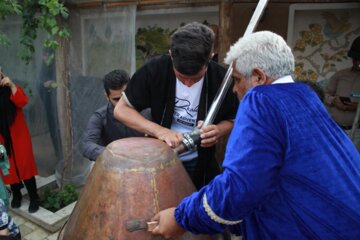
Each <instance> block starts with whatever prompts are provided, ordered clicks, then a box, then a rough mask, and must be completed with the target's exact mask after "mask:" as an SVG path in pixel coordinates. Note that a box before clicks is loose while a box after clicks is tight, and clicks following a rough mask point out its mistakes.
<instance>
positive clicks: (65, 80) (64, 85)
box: [55, 20, 73, 187]
mask: <svg viewBox="0 0 360 240" xmlns="http://www.w3.org/2000/svg"><path fill="white" fill-rule="evenodd" d="M59 21H61V20H59ZM58 42H59V47H58V49H57V52H56V54H55V64H56V80H57V84H58V87H57V95H56V97H57V99H56V101H57V109H58V120H59V127H60V129H61V131H60V138H61V145H62V153H63V158H64V159H63V161H64V165H63V169H60V175H61V177H62V178H61V180H60V185H61V186H60V187H62V185H63V179H64V177H65V178H71V177H72V176H71V174H72V169H73V128H72V118H71V98H70V75H69V61H70V58H69V49H70V46H69V41H68V40H67V39H63V38H59V39H58Z"/></svg>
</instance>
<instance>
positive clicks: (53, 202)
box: [40, 183, 79, 212]
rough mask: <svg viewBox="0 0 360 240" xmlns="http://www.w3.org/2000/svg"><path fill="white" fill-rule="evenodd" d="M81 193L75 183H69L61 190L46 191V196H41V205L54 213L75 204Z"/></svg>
mask: <svg viewBox="0 0 360 240" xmlns="http://www.w3.org/2000/svg"><path fill="white" fill-rule="evenodd" d="M78 196H79V193H78V191H77V190H76V186H75V184H73V183H69V184H67V185H65V186H64V188H63V189H62V190H60V189H46V190H45V191H44V194H43V195H42V196H40V205H41V206H42V207H43V208H46V209H48V210H50V211H52V212H56V211H58V210H59V209H61V208H63V207H65V206H67V205H69V204H71V203H73V202H75V201H76V200H77V199H78Z"/></svg>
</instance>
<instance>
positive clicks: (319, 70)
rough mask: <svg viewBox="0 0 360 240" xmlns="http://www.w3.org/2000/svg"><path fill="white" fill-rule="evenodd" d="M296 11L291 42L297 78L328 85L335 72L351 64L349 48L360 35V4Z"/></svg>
mask: <svg viewBox="0 0 360 240" xmlns="http://www.w3.org/2000/svg"><path fill="white" fill-rule="evenodd" d="M295 13H296V14H295V15H294V22H293V24H294V25H293V30H294V31H293V40H292V42H291V43H290V46H292V48H293V51H294V55H295V59H296V65H295V78H296V79H297V80H311V81H317V82H320V83H321V84H322V85H326V83H327V81H328V80H329V78H330V77H331V76H332V75H333V74H334V73H335V72H337V71H338V70H341V69H344V68H349V67H351V66H352V62H351V59H350V58H349V57H348V56H347V51H348V49H349V48H350V46H351V43H352V41H353V39H355V38H356V37H357V36H359V35H360V14H359V13H360V8H358V9H356V8H355V9H335V10H332V9H330V10H321V9H319V10H313V9H309V10H303V11H298V12H295ZM288 40H289V39H288Z"/></svg>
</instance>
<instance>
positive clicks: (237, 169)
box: [175, 91, 285, 234]
mask: <svg viewBox="0 0 360 240" xmlns="http://www.w3.org/2000/svg"><path fill="white" fill-rule="evenodd" d="M273 105H274V104H273V103H271V100H270V99H269V98H268V97H266V96H264V95H263V94H261V93H258V92H254V91H249V92H248V94H247V95H246V96H245V97H244V99H243V100H242V101H241V104H240V107H239V110H238V113H237V116H236V119H235V125H234V128H233V130H232V133H231V136H230V138H229V142H228V144H227V150H226V154H225V160H224V162H223V168H224V172H223V173H222V174H221V175H218V176H217V177H216V178H215V179H214V180H213V181H212V182H211V183H209V184H208V185H207V186H205V187H203V188H202V189H200V191H198V192H195V193H193V194H192V195H190V196H189V197H187V198H185V199H184V200H183V201H182V202H181V203H180V204H179V206H178V207H177V208H176V210H175V218H176V221H177V222H178V224H179V225H180V226H182V227H183V228H185V229H186V230H188V231H191V232H193V233H208V234H213V233H218V232H223V231H224V229H225V228H229V229H230V230H231V231H232V232H234V233H239V232H240V230H239V229H240V227H239V224H240V223H241V221H242V219H243V218H245V217H246V216H248V215H249V214H250V213H251V212H252V211H253V210H254V209H256V208H258V207H259V206H260V205H261V203H262V202H263V201H264V200H265V199H266V197H267V196H268V195H269V194H271V193H272V192H274V190H275V185H276V182H277V180H278V172H279V169H280V167H281V165H282V159H283V157H284V156H283V154H284V149H285V146H284V142H285V139H284V138H285V136H284V135H285V134H284V133H283V130H281V129H283V128H282V127H281V126H280V124H281V123H280V122H281V121H279V119H280V118H281V116H277V111H276V109H277V108H276V107H275V106H273Z"/></svg>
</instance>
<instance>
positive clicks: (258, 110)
mask: <svg viewBox="0 0 360 240" xmlns="http://www.w3.org/2000/svg"><path fill="white" fill-rule="evenodd" d="M223 168H224V172H223V173H222V174H221V175H218V176H217V177H216V178H215V179H214V180H213V181H212V182H211V183H210V184H208V185H207V186H205V187H203V188H202V189H200V191H199V192H196V193H194V194H192V195H191V196H189V197H187V198H186V199H184V200H183V201H182V202H181V203H180V205H179V206H178V207H177V208H176V210H175V218H176V221H177V222H178V224H180V225H181V226H182V227H183V228H185V229H187V230H189V231H191V232H194V233H216V232H223V231H224V229H225V228H228V229H230V230H231V231H232V232H235V233H240V232H242V234H243V236H244V238H245V239H286V240H289V239H327V240H328V239H360V156H359V153H358V152H357V150H356V148H355V147H354V145H353V144H352V142H351V140H350V139H349V138H348V136H347V135H346V134H345V132H343V130H342V129H340V128H339V127H338V125H337V124H336V123H335V122H334V121H333V120H332V119H331V117H330V115H329V114H328V113H327V111H326V109H325V107H324V106H323V104H322V102H321V101H320V100H319V98H318V97H317V95H316V94H315V92H313V91H312V90H311V89H310V88H309V87H308V86H307V85H305V84H303V83H283V84H273V85H263V86H257V87H255V88H253V89H251V90H250V91H249V92H248V93H247V94H246V95H245V97H244V98H243V100H242V101H241V104H240V106H239V109H238V113H237V116H236V120H235V126H234V128H233V131H232V133H231V136H230V138H229V142H228V145H227V149H226V154H225V160H224V162H223Z"/></svg>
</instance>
